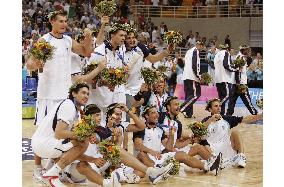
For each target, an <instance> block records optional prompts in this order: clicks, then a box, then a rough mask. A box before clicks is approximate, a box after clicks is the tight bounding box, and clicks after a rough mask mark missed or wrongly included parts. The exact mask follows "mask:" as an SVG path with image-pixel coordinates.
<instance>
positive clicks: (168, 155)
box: [148, 152, 176, 166]
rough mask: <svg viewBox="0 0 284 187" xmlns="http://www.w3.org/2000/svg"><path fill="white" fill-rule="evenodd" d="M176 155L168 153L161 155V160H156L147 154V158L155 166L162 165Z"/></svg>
mask: <svg viewBox="0 0 284 187" xmlns="http://www.w3.org/2000/svg"><path fill="white" fill-rule="evenodd" d="M175 155H176V152H168V153H164V154H162V158H161V159H159V160H158V159H157V158H155V157H154V156H152V155H150V154H149V153H148V156H149V158H150V159H151V160H152V161H154V163H155V166H157V165H162V164H163V163H164V162H165V161H166V160H167V159H168V158H173V157H174V156H175Z"/></svg>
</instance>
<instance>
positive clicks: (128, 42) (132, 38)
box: [125, 32, 136, 49]
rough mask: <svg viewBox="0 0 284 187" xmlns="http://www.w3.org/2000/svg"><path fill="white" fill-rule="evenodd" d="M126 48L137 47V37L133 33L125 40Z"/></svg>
mask: <svg viewBox="0 0 284 187" xmlns="http://www.w3.org/2000/svg"><path fill="white" fill-rule="evenodd" d="M125 44H126V47H127V48H129V49H132V48H133V47H135V45H136V37H135V35H134V33H133V32H130V33H128V34H127V36H126V39H125Z"/></svg>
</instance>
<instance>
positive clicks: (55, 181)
mask: <svg viewBox="0 0 284 187" xmlns="http://www.w3.org/2000/svg"><path fill="white" fill-rule="evenodd" d="M42 178H43V179H45V180H46V181H48V186H51V187H67V186H66V185H64V184H63V183H62V182H61V181H60V180H59V177H58V176H43V177H42Z"/></svg>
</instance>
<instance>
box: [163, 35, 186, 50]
mask: <svg viewBox="0 0 284 187" xmlns="http://www.w3.org/2000/svg"><path fill="white" fill-rule="evenodd" d="M164 41H165V42H166V43H167V44H168V45H169V44H173V48H174V49H175V46H176V45H177V44H179V43H181V42H182V35H181V33H180V32H179V31H168V32H166V33H165V34H164Z"/></svg>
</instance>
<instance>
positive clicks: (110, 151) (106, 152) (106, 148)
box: [99, 140, 121, 166]
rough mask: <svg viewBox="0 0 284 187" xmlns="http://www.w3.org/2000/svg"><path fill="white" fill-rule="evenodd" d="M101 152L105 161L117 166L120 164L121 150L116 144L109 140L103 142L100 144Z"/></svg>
mask: <svg viewBox="0 0 284 187" xmlns="http://www.w3.org/2000/svg"><path fill="white" fill-rule="evenodd" d="M99 151H100V153H101V154H102V155H103V156H104V159H105V160H106V161H109V162H111V163H112V165H115V166H116V165H118V164H119V163H120V161H121V158H120V150H119V147H118V146H117V145H115V144H114V143H112V142H110V141H108V140H103V141H102V142H100V143H99Z"/></svg>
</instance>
